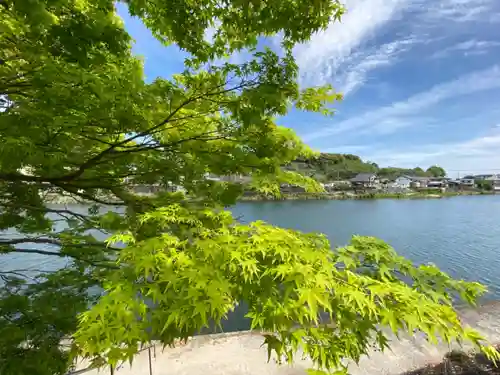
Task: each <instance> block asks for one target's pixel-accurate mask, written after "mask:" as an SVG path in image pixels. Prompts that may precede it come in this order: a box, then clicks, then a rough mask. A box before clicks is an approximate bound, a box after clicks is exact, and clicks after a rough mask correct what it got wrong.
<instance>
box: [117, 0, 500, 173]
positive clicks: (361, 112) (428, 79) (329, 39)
mask: <svg viewBox="0 0 500 375" xmlns="http://www.w3.org/2000/svg"><path fill="white" fill-rule="evenodd" d="M345 4H346V7H347V10H348V12H347V14H346V15H345V16H344V17H343V20H342V22H341V23H336V24H332V25H330V27H329V28H328V29H327V30H325V31H323V32H321V33H319V34H316V35H314V37H313V38H312V39H311V40H310V41H309V42H308V43H306V44H303V45H299V46H297V47H296V48H295V51H294V53H295V56H296V58H297V61H298V63H299V67H300V83H301V85H303V86H304V87H305V86H313V85H320V84H326V83H331V84H332V85H333V86H334V87H335V89H336V90H338V91H339V92H342V93H343V94H344V95H345V98H344V101H343V102H342V103H338V104H336V105H335V108H336V109H337V114H336V115H335V116H334V117H323V116H320V115H316V114H310V113H301V112H297V111H292V112H290V114H288V115H287V116H286V117H284V118H281V119H280V120H279V123H280V124H282V125H286V126H289V127H291V128H293V129H295V131H296V132H297V133H298V134H299V135H300V136H302V137H303V139H304V140H305V141H306V142H307V143H308V144H309V145H310V146H311V147H313V148H314V149H317V150H321V151H325V152H347V153H353V154H357V155H360V156H361V157H362V158H363V159H367V160H371V161H374V162H377V163H378V164H379V165H383V166H403V167H414V166H417V165H418V166H421V167H428V166H429V165H432V164H439V165H441V166H443V167H444V168H446V169H447V170H449V171H450V172H449V175H452V176H455V175H456V174H458V171H460V174H466V173H475V172H477V173H479V172H497V173H500V32H499V31H500V1H499V0H346V1H345ZM118 12H119V14H120V15H121V16H122V18H123V19H124V21H125V27H126V28H127V30H128V31H129V33H130V34H131V35H132V37H133V38H134V39H135V41H136V43H135V45H134V51H135V52H136V53H137V54H139V55H142V56H143V57H144V60H145V73H146V76H147V78H148V79H153V78H154V77H156V76H163V77H170V76H171V75H172V74H173V73H176V72H180V71H181V70H182V68H183V59H184V57H185V55H184V54H183V53H182V52H181V51H179V50H178V49H177V48H176V47H175V46H171V47H164V46H162V45H161V44H160V43H159V42H158V41H157V40H156V39H155V38H154V37H153V36H152V35H151V33H150V32H149V31H148V30H147V29H146V28H145V27H144V26H143V25H142V23H141V22H140V21H139V20H137V19H132V18H131V17H129V16H128V14H127V12H126V8H125V7H124V6H123V5H118Z"/></svg>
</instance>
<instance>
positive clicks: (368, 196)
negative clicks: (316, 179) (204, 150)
mask: <svg viewBox="0 0 500 375" xmlns="http://www.w3.org/2000/svg"><path fill="white" fill-rule="evenodd" d="M471 195H495V193H494V192H475V191H466V192H444V193H419V192H415V193H357V194H356V193H339V192H337V193H285V194H282V195H281V197H272V196H263V195H254V196H244V197H241V198H240V199H239V200H240V201H242V202H266V201H288V200H373V199H440V198H447V197H458V196H471Z"/></svg>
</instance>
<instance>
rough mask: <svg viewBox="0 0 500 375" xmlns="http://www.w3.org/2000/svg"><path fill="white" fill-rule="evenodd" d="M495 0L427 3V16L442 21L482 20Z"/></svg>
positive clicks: (444, 0) (450, 0)
mask: <svg viewBox="0 0 500 375" xmlns="http://www.w3.org/2000/svg"><path fill="white" fill-rule="evenodd" d="M494 1H496V0H441V1H435V2H432V3H431V4H432V5H431V4H429V5H430V6H429V8H428V17H429V18H434V19H440V20H442V21H444V20H447V21H453V22H474V21H484V20H485V18H486V17H485V16H488V13H489V12H490V10H491V7H492V5H493V4H494Z"/></svg>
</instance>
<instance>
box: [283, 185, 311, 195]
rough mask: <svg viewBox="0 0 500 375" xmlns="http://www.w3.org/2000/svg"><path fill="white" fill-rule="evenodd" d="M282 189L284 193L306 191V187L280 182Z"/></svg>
mask: <svg viewBox="0 0 500 375" xmlns="http://www.w3.org/2000/svg"><path fill="white" fill-rule="evenodd" d="M280 190H281V192H282V193H287V194H291V193H305V192H306V189H305V188H303V187H302V186H297V185H292V184H280Z"/></svg>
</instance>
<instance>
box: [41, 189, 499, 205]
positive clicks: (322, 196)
mask: <svg viewBox="0 0 500 375" xmlns="http://www.w3.org/2000/svg"><path fill="white" fill-rule="evenodd" d="M471 195H495V193H494V192H484V191H483V192H477V191H462V192H444V193H438V192H433V193H421V192H413V193H369V192H366V193H353V192H335V193H283V194H282V195H281V196H280V197H274V196H265V195H257V194H256V195H248V196H242V197H240V198H239V199H238V201H239V202H277V201H306V200H374V199H439V198H447V197H457V196H471ZM109 201H110V203H112V202H113V200H112V199H109ZM117 202H118V201H117ZM46 203H49V204H83V203H82V200H81V199H75V198H73V197H71V196H66V195H56V194H51V195H49V196H47V197H46ZM92 203H93V202H91V201H89V202H88V204H92Z"/></svg>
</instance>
